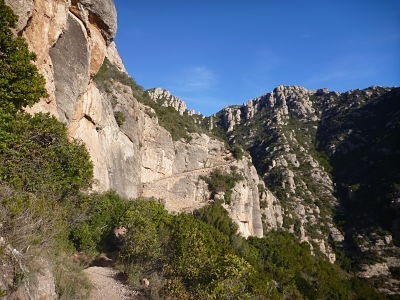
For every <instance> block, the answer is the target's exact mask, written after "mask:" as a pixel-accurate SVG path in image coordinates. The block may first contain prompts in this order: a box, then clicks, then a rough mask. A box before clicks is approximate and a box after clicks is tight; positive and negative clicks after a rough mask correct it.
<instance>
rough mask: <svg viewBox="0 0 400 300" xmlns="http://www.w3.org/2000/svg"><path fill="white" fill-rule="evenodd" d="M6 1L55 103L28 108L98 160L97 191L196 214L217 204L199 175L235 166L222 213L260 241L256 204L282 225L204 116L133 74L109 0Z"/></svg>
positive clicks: (244, 163)
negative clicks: (54, 121) (60, 125)
mask: <svg viewBox="0 0 400 300" xmlns="http://www.w3.org/2000/svg"><path fill="white" fill-rule="evenodd" d="M7 3H8V4H9V5H10V6H11V7H13V8H14V10H15V12H16V13H17V14H19V15H20V24H19V27H18V29H17V31H18V34H20V35H22V36H24V37H25V38H26V39H27V41H28V44H29V46H30V48H31V49H32V50H33V51H35V52H36V53H37V56H38V57H37V61H36V64H37V66H38V67H39V69H40V71H41V72H42V73H43V75H44V76H45V78H46V82H47V85H46V88H47V90H48V94H49V97H48V98H46V99H43V100H42V101H41V102H40V103H39V104H37V105H35V106H34V107H33V108H31V109H30V111H32V112H37V111H43V112H50V113H51V114H53V115H54V116H56V117H57V118H58V119H59V120H61V121H62V122H64V123H65V124H66V125H67V127H68V132H69V135H70V137H71V138H72V139H77V140H81V141H83V143H84V144H85V145H86V147H87V149H88V150H89V152H90V155H91V159H92V161H93V164H94V178H95V184H94V187H93V188H94V190H95V191H107V190H115V191H116V192H118V193H119V194H120V195H122V196H124V197H126V198H137V197H139V196H146V197H160V198H163V199H164V200H165V203H166V207H168V208H169V209H170V210H172V211H183V210H185V211H191V210H193V209H196V208H198V207H201V206H203V205H206V204H207V203H208V201H209V200H213V199H211V198H210V193H209V187H208V185H207V184H206V183H205V181H204V180H202V179H201V178H206V177H207V176H208V175H210V174H211V173H212V172H214V171H215V170H217V169H221V170H223V171H226V172H231V168H230V167H231V166H235V168H237V169H238V171H237V172H239V173H240V174H241V175H242V177H241V180H240V181H238V182H236V185H235V187H234V188H233V190H232V193H233V194H232V201H231V202H230V203H229V205H228V204H227V203H226V205H227V206H226V207H227V209H228V210H229V211H230V212H231V216H232V218H233V219H234V220H235V222H236V223H237V224H238V225H239V228H240V230H241V233H242V234H243V235H245V236H248V235H256V236H262V235H263V228H262V226H261V211H260V204H259V203H260V199H261V201H263V202H265V204H264V205H263V207H264V211H266V213H265V214H266V215H268V216H269V217H268V220H269V222H267V223H268V227H270V228H277V227H278V226H279V224H280V221H279V218H280V208H279V205H277V204H276V203H275V204H273V203H272V202H271V201H270V200H267V199H270V198H271V197H269V198H267V197H266V192H263V193H261V192H260V191H259V179H258V175H257V173H256V171H255V169H254V167H253V166H252V163H251V160H249V159H248V158H244V159H242V160H236V159H235V158H234V157H233V156H232V155H231V154H230V152H229V151H228V150H227V149H226V148H225V146H224V143H223V142H220V141H218V140H217V139H215V138H212V137H210V136H208V135H206V134H204V132H206V130H205V129H204V128H202V125H201V122H202V119H203V117H202V116H201V115H194V114H193V113H192V112H189V111H186V110H185V109H184V108H185V107H186V106H185V104H184V103H183V102H181V101H180V102H179V103H178V102H177V101H175V100H177V98H176V97H174V96H172V95H170V94H166V93H165V92H164V91H161V90H157V89H156V90H153V91H149V92H145V91H143V89H142V88H141V87H139V86H137V85H136V84H135V83H134V81H133V80H132V79H130V78H129V77H128V76H127V74H126V71H125V68H124V66H123V64H122V62H121V59H120V57H119V55H118V53H117V51H116V48H115V44H114V42H113V38H114V36H115V32H116V11H115V7H114V3H113V1H112V0H103V1H100V2H98V1H83V0H79V1H72V2H71V3H69V2H65V1H47V0H39V1H34V2H33V1H29V0H27V1H24V2H23V3H22V5H21V3H20V2H19V1H13V0H8V1H7ZM26 16H29V17H28V19H26ZM150 95H153V99H152V98H151V97H150ZM155 95H157V97H158V98H159V99H158V100H157V101H155V100H154V99H155V98H154V97H155ZM160 97H161V98H160ZM166 98H168V99H166ZM160 100H161V102H162V103H161V102H160ZM165 100H167V102H166V103H164V102H165ZM168 101H169V102H168ZM174 103H178V104H177V105H178V106H177V107H175V108H174ZM175 109H177V110H175ZM261 185H262V184H261ZM261 185H260V186H261ZM263 189H264V188H263ZM229 192H230V191H229ZM268 201H269V202H268ZM269 208H271V211H268V209H269ZM272 209H273V210H272ZM275 211H276V212H277V213H275ZM275 215H276V216H277V217H275Z"/></svg>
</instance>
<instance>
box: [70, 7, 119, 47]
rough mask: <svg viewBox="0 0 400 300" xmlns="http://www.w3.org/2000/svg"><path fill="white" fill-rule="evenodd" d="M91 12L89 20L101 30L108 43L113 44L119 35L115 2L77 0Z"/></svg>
mask: <svg viewBox="0 0 400 300" xmlns="http://www.w3.org/2000/svg"><path fill="white" fill-rule="evenodd" d="M77 1H78V2H79V4H81V5H83V7H84V8H85V9H86V10H87V11H88V12H89V20H90V22H91V23H96V24H97V26H98V28H99V29H101V31H102V33H103V35H104V37H105V38H106V40H107V42H108V43H109V42H111V41H112V40H113V39H114V37H115V34H116V33H117V10H116V9H115V5H114V1H113V0H96V1H93V0H75V1H72V3H74V2H75V3H76V2H77Z"/></svg>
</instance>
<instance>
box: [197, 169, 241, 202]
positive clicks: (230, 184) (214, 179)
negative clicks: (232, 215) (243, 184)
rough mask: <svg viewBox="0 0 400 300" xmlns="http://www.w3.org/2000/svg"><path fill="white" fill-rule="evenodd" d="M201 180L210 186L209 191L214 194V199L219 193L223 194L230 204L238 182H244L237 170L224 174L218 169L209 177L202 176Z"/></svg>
mask: <svg viewBox="0 0 400 300" xmlns="http://www.w3.org/2000/svg"><path fill="white" fill-rule="evenodd" d="M200 179H202V180H204V181H205V182H206V183H207V184H208V189H209V191H210V192H211V193H212V197H215V195H216V194H217V193H221V192H223V193H224V201H225V203H226V204H230V202H231V197H232V189H233V188H234V187H235V184H236V183H237V182H239V181H241V180H243V176H242V175H240V174H238V173H236V171H235V170H233V171H232V173H231V174H229V173H226V172H222V171H221V170H220V169H216V170H214V171H213V172H212V173H211V174H210V175H209V176H208V177H206V176H201V177H200ZM216 200H217V199H216Z"/></svg>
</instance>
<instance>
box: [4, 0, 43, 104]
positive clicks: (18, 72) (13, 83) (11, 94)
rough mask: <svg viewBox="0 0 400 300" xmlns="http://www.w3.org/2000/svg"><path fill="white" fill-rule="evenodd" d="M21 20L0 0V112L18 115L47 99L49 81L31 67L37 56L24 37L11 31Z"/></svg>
mask: <svg viewBox="0 0 400 300" xmlns="http://www.w3.org/2000/svg"><path fill="white" fill-rule="evenodd" d="M17 19H18V18H17V17H16V16H15V15H14V13H13V11H12V10H11V9H10V8H9V7H8V6H6V5H5V3H4V0H0V74H1V76H0V109H6V110H12V111H14V112H15V111H17V110H19V109H21V108H22V107H25V106H31V105H33V104H35V103H36V102H38V101H39V99H40V97H45V96H46V95H47V93H46V89H45V87H44V84H45V80H44V78H43V76H42V75H40V74H39V72H38V70H37V68H36V66H34V65H33V64H32V63H31V62H32V61H33V60H35V59H36V55H35V54H34V53H32V52H30V51H29V49H28V45H27V44H26V42H25V40H24V39H23V38H22V37H16V36H14V34H13V33H12V31H11V28H15V27H16V23H17Z"/></svg>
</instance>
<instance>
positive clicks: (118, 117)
mask: <svg viewBox="0 0 400 300" xmlns="http://www.w3.org/2000/svg"><path fill="white" fill-rule="evenodd" d="M114 118H115V121H116V122H117V124H118V126H120V127H121V126H122V125H124V123H125V121H126V117H125V115H124V113H123V112H122V111H116V112H114Z"/></svg>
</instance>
